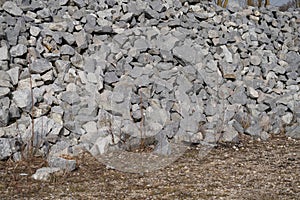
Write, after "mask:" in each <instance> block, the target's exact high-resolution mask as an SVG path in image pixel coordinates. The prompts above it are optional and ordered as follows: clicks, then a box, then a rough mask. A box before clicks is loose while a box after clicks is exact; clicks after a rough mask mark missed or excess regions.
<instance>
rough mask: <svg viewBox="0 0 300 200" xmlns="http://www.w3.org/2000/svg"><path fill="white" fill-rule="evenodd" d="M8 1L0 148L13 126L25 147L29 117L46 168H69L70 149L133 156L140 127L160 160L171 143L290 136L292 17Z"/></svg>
mask: <svg viewBox="0 0 300 200" xmlns="http://www.w3.org/2000/svg"><path fill="white" fill-rule="evenodd" d="M14 2H17V4H15V3H12V2H6V3H5V6H4V7H3V8H0V9H2V10H1V12H0V13H1V14H0V123H1V125H0V126H2V127H1V129H0V138H1V137H11V138H14V137H17V133H16V131H14V130H15V129H16V126H17V125H18V129H19V130H20V132H22V133H24V134H22V139H24V141H27V140H26V139H28V140H29V139H30V133H31V130H30V127H31V126H30V122H31V120H30V119H29V118H28V117H27V118H26V116H28V115H30V116H31V117H34V122H35V123H36V126H35V128H36V129H35V130H34V131H35V133H36V137H35V138H34V144H35V145H36V146H38V147H39V150H40V151H41V153H44V154H45V155H46V154H47V152H48V151H49V156H48V158H52V159H53V160H52V164H53V166H60V167H61V168H67V170H72V169H73V168H74V164H75V163H74V162H73V161H71V160H68V159H67V157H64V156H63V155H64V154H66V155H68V156H70V155H71V149H72V148H73V147H75V146H76V148H77V147H78V149H80V148H85V149H88V150H89V151H90V152H92V154H94V155H98V154H103V153H106V152H109V151H110V150H111V148H112V149H114V148H119V146H118V145H117V144H120V143H122V142H120V143H119V140H120V139H124V138H125V139H126V137H127V136H128V138H127V139H128V140H127V142H128V143H127V144H126V142H124V141H123V143H124V144H121V147H124V148H119V150H124V149H125V150H126V149H127V150H128V148H129V147H128V146H130V145H135V146H136V147H137V148H138V146H139V143H140V142H141V138H140V133H141V127H143V131H145V135H146V136H147V138H151V140H152V139H153V138H154V139H156V140H157V141H156V142H157V143H156V144H157V145H156V146H155V145H154V144H153V143H151V145H152V147H153V145H154V149H155V150H154V151H155V153H158V154H163V155H170V153H172V152H173V151H172V150H173V149H172V148H173V147H172V142H173V141H176V140H178V141H185V142H186V143H188V144H191V143H196V144H199V143H202V142H204V143H212V144H214V143H217V142H218V141H219V140H223V141H225V142H232V141H233V142H234V141H237V139H238V137H237V133H239V134H244V133H246V134H249V135H252V136H253V137H260V138H261V139H267V138H269V133H275V134H278V133H280V132H281V131H285V132H286V135H287V136H288V137H292V136H293V137H294V134H295V131H294V130H296V132H297V128H296V127H297V126H296V125H295V124H297V123H298V122H299V120H300V114H299V113H300V111H299V102H300V99H299V95H298V93H299V83H300V78H299V73H300V70H299V69H300V68H299V63H300V54H299V41H298V40H297V39H295V38H298V37H299V34H298V33H299V23H297V22H298V21H299V19H298V18H299V11H298V10H293V11H288V12H278V11H277V10H275V9H273V8H263V9H262V10H261V11H257V10H255V9H254V8H247V9H243V10H242V9H241V8H236V7H235V6H232V5H230V6H229V7H228V9H222V8H220V7H215V6H212V5H211V4H207V3H205V2H201V4H199V1H196V0H192V1H166V2H163V3H162V2H161V1H128V2H127V1H116V0H109V1H104V0H103V1H97V2H96V1H84V0H75V1H68V0H63V1H38V2H37V1H20V0H19V1H14ZM17 5H18V6H19V5H20V6H19V7H20V8H18V6H17ZM22 10H23V11H22ZM23 12H24V14H23ZM232 16H234V17H232ZM287 21H288V22H289V23H286V22H287ZM27 52H29V53H30V56H29V57H28V58H27ZM31 92H32V95H33V101H34V102H31V101H32V99H31ZM32 105H34V106H32ZM31 110H32V111H31ZM104 113H105V114H104ZM174 123H176V124H177V125H176V126H175V125H174V127H173V126H172V124H174ZM49 127H50V128H49ZM158 133H159V135H157V134H158ZM296 137H297V134H296V136H295V138H296ZM113 138H114V139H113ZM62 141H65V143H64V142H62ZM149 141H150V140H149ZM152 142H153V141H152ZM149 144H150V143H149ZM6 147H7V146H6ZM55 149H59V150H58V152H56V150H55ZM0 151H1V150H0ZM80 151H81V150H78V152H80ZM7 152H9V150H7ZM11 155H12V156H13V157H14V158H18V155H20V152H14V153H12V154H11ZM70 158H71V157H70ZM69 164H70V166H72V167H71V168H68V167H67V165H69Z"/></svg>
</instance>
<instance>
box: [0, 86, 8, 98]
mask: <svg viewBox="0 0 300 200" xmlns="http://www.w3.org/2000/svg"><path fill="white" fill-rule="evenodd" d="M9 92H10V89H9V88H6V87H0V98H2V97H4V96H5V95H7V94H8V93H9Z"/></svg>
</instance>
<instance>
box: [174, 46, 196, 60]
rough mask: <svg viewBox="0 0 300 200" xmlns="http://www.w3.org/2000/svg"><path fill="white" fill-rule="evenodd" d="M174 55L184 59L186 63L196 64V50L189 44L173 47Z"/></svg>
mask: <svg viewBox="0 0 300 200" xmlns="http://www.w3.org/2000/svg"><path fill="white" fill-rule="evenodd" d="M173 54H174V56H176V57H178V58H179V59H181V60H183V62H184V63H185V64H194V63H195V56H196V51H195V49H194V48H193V47H191V46H189V45H183V46H178V47H175V48H174V49H173Z"/></svg>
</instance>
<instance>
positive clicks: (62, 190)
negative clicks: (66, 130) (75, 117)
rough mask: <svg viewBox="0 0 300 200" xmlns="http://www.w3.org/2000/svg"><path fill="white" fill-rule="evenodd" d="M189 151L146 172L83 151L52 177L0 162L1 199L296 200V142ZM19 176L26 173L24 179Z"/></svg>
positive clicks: (247, 141) (30, 166) (29, 166)
mask: <svg viewBox="0 0 300 200" xmlns="http://www.w3.org/2000/svg"><path fill="white" fill-rule="evenodd" d="M197 155H198V150H197V147H191V148H190V149H189V150H188V151H186V152H185V154H184V155H183V156H182V157H181V158H179V159H178V160H177V161H176V162H174V163H172V164H171V165H170V166H168V167H166V168H164V169H161V170H159V171H154V172H150V173H145V174H131V173H124V172H120V171H116V170H112V169H107V168H106V166H105V165H103V164H101V163H100V162H98V161H97V160H96V159H95V158H93V157H92V156H90V155H89V154H87V153H85V154H83V155H81V156H80V157H78V158H77V160H78V169H77V170H76V171H74V172H71V173H64V174H60V175H55V176H53V177H51V180H50V181H48V182H41V181H35V180H33V179H32V178H31V177H30V176H31V175H32V174H33V173H34V172H35V169H36V168H39V167H41V166H46V163H45V162H43V160H41V159H37V158H35V159H34V160H31V161H30V162H27V163H26V162H19V163H14V162H11V161H7V162H1V163H0V199H139V200H140V199H280V200H281V199H300V141H299V140H293V139H287V138H285V137H283V136H276V137H273V138H271V139H270V140H268V141H260V142H259V141H256V140H253V139H251V138H248V137H245V136H244V137H243V138H242V139H241V142H240V143H239V144H235V145H234V146H233V145H230V144H220V145H219V146H218V147H216V148H214V149H212V150H211V151H210V153H209V154H208V155H207V156H206V157H204V158H201V159H200V158H199V157H198V156H197ZM21 173H27V174H28V175H27V176H24V175H22V174H21Z"/></svg>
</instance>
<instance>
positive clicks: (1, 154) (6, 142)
mask: <svg viewBox="0 0 300 200" xmlns="http://www.w3.org/2000/svg"><path fill="white" fill-rule="evenodd" d="M10 143H11V140H10V139H8V138H0V160H5V159H8V158H9V157H10V156H12V154H13V151H12V149H11V144H10Z"/></svg>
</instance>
